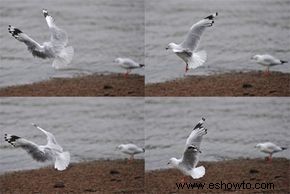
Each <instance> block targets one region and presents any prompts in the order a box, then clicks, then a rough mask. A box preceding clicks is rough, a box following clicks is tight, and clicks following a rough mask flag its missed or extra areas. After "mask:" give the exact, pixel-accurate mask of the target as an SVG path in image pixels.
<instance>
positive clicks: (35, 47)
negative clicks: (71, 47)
mask: <svg viewBox="0 0 290 194" xmlns="http://www.w3.org/2000/svg"><path fill="white" fill-rule="evenodd" d="M8 31H9V33H10V34H11V35H12V36H13V37H14V38H15V39H16V40H18V41H20V42H23V43H24V44H26V46H27V48H28V50H29V51H30V52H31V53H32V55H33V56H37V57H40V58H43V59H45V58H47V55H46V54H45V53H44V50H43V48H42V46H41V45H40V44H39V43H38V42H36V41H35V40H33V39H32V38H30V37H29V36H28V35H27V34H25V33H23V32H22V31H21V30H19V29H18V28H15V27H14V26H11V25H9V26H8Z"/></svg>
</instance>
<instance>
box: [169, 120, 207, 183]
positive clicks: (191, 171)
mask: <svg viewBox="0 0 290 194" xmlns="http://www.w3.org/2000/svg"><path fill="white" fill-rule="evenodd" d="M204 122H205V119H204V118H202V119H201V120H200V121H199V122H198V123H197V124H196V125H195V127H194V128H193V129H192V132H191V133H190V135H189V137H188V138H187V140H186V144H185V151H184V153H183V156H182V158H181V159H176V158H171V159H170V160H169V162H168V164H172V165H173V167H175V168H177V169H179V170H180V171H181V172H182V173H183V174H184V175H185V176H191V177H192V178H193V179H199V178H201V177H203V176H204V174H205V168H204V167H203V166H199V167H196V166H197V164H198V161H199V153H201V151H200V144H201V141H202V137H203V136H204V135H205V134H207V129H205V128H204V126H203V124H204ZM184 178H185V177H183V179H182V182H184Z"/></svg>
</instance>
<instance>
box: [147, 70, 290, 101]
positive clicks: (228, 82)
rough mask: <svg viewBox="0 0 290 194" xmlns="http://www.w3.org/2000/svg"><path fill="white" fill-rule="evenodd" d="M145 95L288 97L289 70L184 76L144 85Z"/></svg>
mask: <svg viewBox="0 0 290 194" xmlns="http://www.w3.org/2000/svg"><path fill="white" fill-rule="evenodd" d="M145 95H146V96H290V73H280V72H271V74H270V75H269V76H265V75H264V74H263V72H249V73H240V72H237V73H226V74H219V75H211V76H186V77H185V78H183V79H177V80H173V81H167V82H164V83H153V84H146V85H145Z"/></svg>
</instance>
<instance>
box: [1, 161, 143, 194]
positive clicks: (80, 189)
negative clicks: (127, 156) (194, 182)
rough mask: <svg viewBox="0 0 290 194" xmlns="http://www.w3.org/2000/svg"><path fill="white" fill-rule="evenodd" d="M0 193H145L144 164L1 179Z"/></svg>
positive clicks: (84, 166)
mask: <svg viewBox="0 0 290 194" xmlns="http://www.w3.org/2000/svg"><path fill="white" fill-rule="evenodd" d="M0 184H1V185H0V193H3V194H4V193H5V194H6V193H21V194H26V193H43V194H44V193H78V194H80V193H144V160H133V161H132V162H130V163H129V162H128V161H126V160H113V161H108V160H103V161H93V162H84V163H79V164H72V165H70V167H69V168H68V169H67V170H65V171H56V170H54V169H53V167H52V166H50V167H46V168H41V169H37V170H28V171H19V172H12V173H6V174H4V175H2V176H0Z"/></svg>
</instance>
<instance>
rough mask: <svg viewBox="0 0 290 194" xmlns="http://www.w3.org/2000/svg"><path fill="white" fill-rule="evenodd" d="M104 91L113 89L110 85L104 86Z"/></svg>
mask: <svg viewBox="0 0 290 194" xmlns="http://www.w3.org/2000/svg"><path fill="white" fill-rule="evenodd" d="M103 88H104V89H105V90H107V89H112V88H113V86H110V85H104V87H103Z"/></svg>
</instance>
